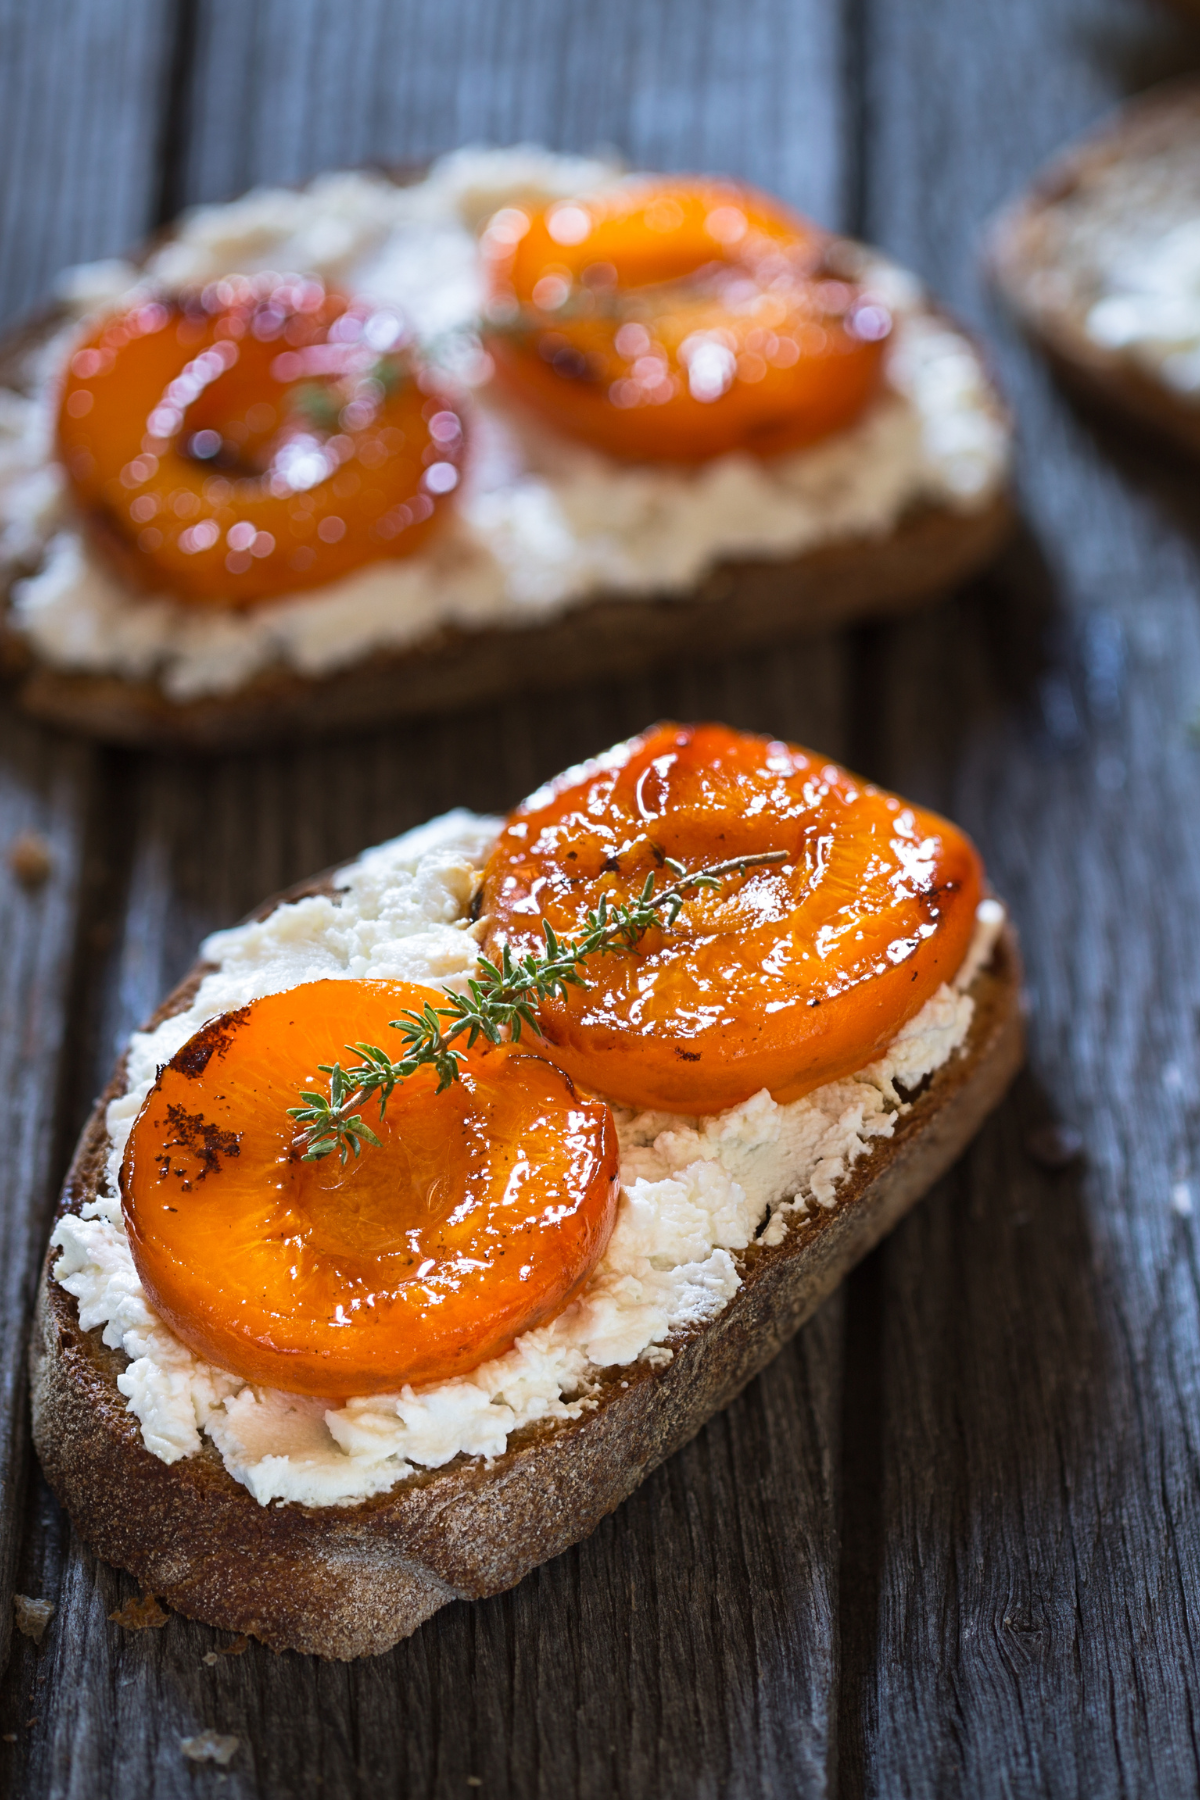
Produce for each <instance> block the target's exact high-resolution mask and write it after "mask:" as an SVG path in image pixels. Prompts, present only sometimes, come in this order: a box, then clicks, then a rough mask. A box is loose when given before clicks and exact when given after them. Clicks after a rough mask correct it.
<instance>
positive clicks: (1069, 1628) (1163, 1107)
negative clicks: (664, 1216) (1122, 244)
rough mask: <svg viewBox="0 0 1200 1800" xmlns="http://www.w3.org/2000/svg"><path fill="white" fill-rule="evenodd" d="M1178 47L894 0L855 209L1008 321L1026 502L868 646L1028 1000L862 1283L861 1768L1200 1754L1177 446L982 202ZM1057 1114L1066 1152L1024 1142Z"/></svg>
mask: <svg viewBox="0 0 1200 1800" xmlns="http://www.w3.org/2000/svg"><path fill="white" fill-rule="evenodd" d="M1177 42H1178V40H1177V38H1176V36H1175V28H1174V26H1173V25H1172V24H1171V22H1170V21H1168V20H1166V19H1165V18H1164V17H1163V16H1161V15H1159V16H1156V15H1154V14H1152V13H1151V12H1150V10H1149V9H1146V10H1145V11H1142V12H1139V13H1135V12H1134V11H1133V10H1132V9H1130V8H1127V7H1122V6H1119V5H1116V4H1108V5H1105V4H1091V5H1088V6H1086V7H1085V6H1083V5H1080V4H1077V3H1075V0H1052V3H1050V4H1045V3H1043V0H1022V3H1019V4H1014V5H1012V6H1009V7H1006V8H1004V9H1003V11H1002V12H997V11H996V10H995V9H992V8H988V7H986V6H984V5H972V6H971V7H969V8H964V7H962V6H954V5H945V4H942V3H941V0H933V3H932V4H930V5H928V6H925V7H922V8H920V9H913V8H908V7H904V6H902V5H900V4H897V3H895V0H884V3H881V4H880V5H878V6H876V7H874V8H873V9H872V11H871V15H870V32H869V34H868V38H867V49H868V53H869V61H868V64H867V68H866V93H867V97H868V117H869V120H870V128H871V129H870V136H869V138H868V158H867V163H866V167H865V194H866V207H867V210H866V218H867V223H868V228H869V229H870V230H871V231H872V233H874V234H877V235H879V236H880V237H881V238H882V239H883V240H884V241H885V242H886V243H887V244H888V245H889V247H891V248H893V249H894V250H896V251H897V252H898V253H900V254H901V255H903V256H904V257H905V258H906V259H908V260H910V261H912V262H913V263H914V264H915V265H916V266H917V267H919V268H921V269H922V270H923V271H924V272H926V273H927V274H928V275H929V277H930V278H931V279H932V280H933V281H935V282H936V283H937V284H938V286H939V287H940V288H942V289H943V291H946V292H947V293H948V294H949V295H950V296H951V298H952V299H953V301H954V302H955V304H956V305H958V306H959V307H960V308H961V309H962V310H963V311H965V312H966V313H967V314H968V315H969V316H971V317H973V318H975V319H976V320H981V321H983V320H986V321H987V322H988V323H989V325H990V326H991V328H992V329H993V330H994V331H995V333H996V341H997V342H998V343H999V345H1000V356H1001V365H1002V373H1003V376H1004V379H1005V380H1006V382H1007V384H1008V387H1009V391H1010V393H1011V395H1012V397H1013V398H1014V400H1015V401H1016V403H1017V407H1018V411H1019V416H1020V419H1021V422H1022V441H1023V463H1022V489H1023V495H1024V500H1025V505H1026V509H1027V514H1028V517H1029V519H1030V522H1031V526H1032V532H1033V537H1032V539H1031V541H1030V542H1029V543H1028V544H1027V545H1026V547H1025V549H1024V550H1023V551H1022V552H1021V553H1020V554H1018V555H1016V556H1014V557H1013V558H1012V559H1011V560H1010V562H1009V564H1008V566H1007V567H1006V568H1004V569H1003V570H1002V571H1001V572H1000V574H999V576H998V577H997V578H996V579H995V580H994V581H993V582H991V583H989V584H987V585H985V586H983V587H981V588H980V589H979V590H978V591H977V592H976V593H975V594H974V595H973V596H972V597H971V598H970V600H969V601H967V602H965V603H963V604H961V605H960V606H959V607H957V608H952V609H949V610H948V611H947V612H945V613H944V614H943V615H942V617H941V618H940V619H939V618H937V617H929V618H927V619H925V620H922V621H914V622H913V623H912V624H911V625H908V626H906V627H904V628H901V629H898V630H896V631H892V632H888V633H886V634H883V635H882V636H881V637H880V638H879V639H877V641H876V643H875V645H874V648H873V652H872V655H873V660H874V664H875V667H876V669H877V671H878V685H879V696H878V697H879V702H880V704H879V710H878V726H877V736H876V738H875V741H874V746H873V751H872V763H871V772H872V773H877V774H879V775H881V776H882V777H883V778H884V779H886V780H888V781H892V782H895V783H897V784H899V785H901V786H903V787H905V788H906V789H908V790H909V791H913V792H915V793H916V794H917V795H918V796H919V797H922V798H925V799H926V800H928V801H931V802H933V803H934V804H937V805H940V806H942V807H944V808H945V809H946V810H949V811H952V812H953V813H954V814H955V815H956V816H958V817H960V818H962V819H963V820H964V821H965V822H966V823H967V824H968V826H969V827H970V828H971V829H972V830H973V831H974V832H975V834H976V836H977V838H978V840H979V842H980V844H981V846H982V848H983V849H984V851H985V854H986V856H987V859H988V862H989V866H990V868H991V871H992V874H993V878H994V880H995V881H996V884H997V886H998V887H999V888H1000V890H1001V891H1002V892H1003V893H1005V895H1006V896H1007V897H1008V898H1009V899H1010V901H1011V903H1012V905H1013V908H1014V911H1015V913H1016V917H1017V919H1018V922H1019V924H1020V925H1021V927H1022V930H1023V935H1024V941H1025V946H1026V954H1027V957H1028V962H1029V978H1030V997H1031V1008H1032V1010H1031V1075H1030V1078H1029V1079H1028V1080H1027V1081H1026V1082H1025V1083H1024V1084H1023V1086H1022V1087H1021V1088H1020V1089H1019V1090H1018V1093H1017V1095H1016V1096H1015V1098H1014V1100H1013V1102H1012V1104H1011V1105H1010V1106H1008V1107H1007V1108H1006V1109H1005V1110H1004V1112H1003V1113H1002V1114H1001V1115H1000V1116H999V1117H998V1118H997V1119H995V1120H993V1121H992V1123H991V1124H990V1125H989V1127H988V1128H987V1130H986V1131H985V1132H984V1134H983V1135H982V1136H981V1138H980V1139H979V1141H978V1143H977V1144H976V1145H975V1147H974V1148H973V1150H972V1151H971V1153H970V1154H969V1155H968V1157H967V1158H966V1159H964V1162H963V1164H962V1165H961V1166H960V1168H959V1169H958V1170H957V1171H956V1172H955V1174H954V1175H953V1176H952V1177H951V1178H950V1179H949V1180H948V1181H947V1182H946V1183H944V1184H943V1186H942V1188H941V1190H940V1191H939V1193H938V1194H937V1196H936V1197H935V1198H934V1199H933V1200H932V1201H931V1202H930V1203H928V1204H927V1205H926V1206H925V1207H924V1208H922V1209H920V1210H919V1211H918V1213H917V1214H915V1215H914V1216H913V1218H912V1219H911V1220H910V1221H909V1222H908V1223H907V1224H906V1225H905V1226H904V1227H903V1228H902V1230H901V1231H900V1232H899V1233H898V1234H897V1235H896V1237H895V1238H894V1239H893V1240H892V1242H891V1243H890V1244H889V1245H887V1246H886V1247H885V1248H884V1250H883V1251H882V1252H881V1253H880V1256H879V1258H878V1261H877V1264H876V1266H875V1268H874V1269H871V1270H868V1271H866V1272H865V1273H864V1275H862V1276H861V1277H860V1278H857V1279H858V1284H859V1287H860V1288H861V1289H865V1288H866V1287H867V1286H868V1285H870V1287H871V1291H872V1293H873V1295H874V1297H875V1301H876V1304H877V1306H878V1308H879V1317H878V1323H877V1327H876V1332H877V1342H876V1354H877V1359H878V1360H877V1366H876V1370H875V1379H876V1382H877V1390H878V1400H879V1405H878V1408H877V1409H876V1410H875V1411H874V1412H873V1413H872V1414H871V1415H870V1416H868V1417H867V1418H866V1419H865V1420H864V1421H863V1423H862V1428H861V1434H860V1435H861V1442H860V1443H859V1445H858V1446H857V1448H856V1449H855V1450H854V1452H853V1454H856V1455H857V1456H858V1457H859V1459H860V1461H861V1463H862V1464H863V1466H864V1467H866V1468H869V1469H873V1472H874V1478H875V1480H876V1481H877V1483H878V1490H879V1498H878V1503H877V1506H876V1508H875V1513H874V1517H873V1518H872V1519H869V1520H866V1521H864V1526H865V1528H866V1529H867V1531H868V1532H873V1533H875V1534H876V1535H875V1536H874V1538H873V1540H872V1541H871V1542H869V1543H866V1544H861V1543H860V1544H859V1545H858V1546H857V1551H856V1553H857V1554H858V1555H859V1570H860V1580H861V1590H860V1591H861V1595H862V1612H863V1615H864V1618H865V1621H866V1623H865V1626H864V1630H863V1632H862V1634H861V1635H860V1637H859V1638H858V1639H857V1640H856V1641H855V1642H853V1643H848V1644H847V1646H846V1656H847V1665H848V1666H847V1685H846V1693H845V1695H844V1703H845V1704H844V1710H843V1715H842V1722H843V1728H844V1730H843V1744H844V1750H845V1760H844V1764H843V1771H842V1773H843V1791H844V1792H845V1793H846V1794H847V1795H852V1794H861V1793H877V1792H878V1793H889V1794H890V1793H903V1794H906V1795H914V1796H926V1795H930V1796H932V1795H940V1794H949V1793H970V1794H973V1795H980V1796H992V1795H996V1796H999V1795H1024V1794H1029V1793H1037V1794H1044V1795H1074V1794H1085V1793H1086V1794H1088V1795H1089V1796H1091V1795H1096V1796H1100V1795H1110V1794H1111V1795H1117V1794H1137V1795H1150V1794H1161V1795H1168V1794H1181V1793H1193V1792H1195V1791H1196V1789H1197V1786H1198V1784H1200V1758H1198V1749H1197V1742H1196V1731H1195V1712H1196V1707H1197V1701H1198V1700H1200V1669H1198V1667H1197V1658H1196V1638H1197V1630H1198V1627H1200V1619H1198V1618H1197V1611H1196V1599H1195V1595H1196V1581H1197V1574H1198V1573H1200V1532H1198V1529H1197V1518H1198V1516H1200V1515H1198V1512H1197V1499H1198V1471H1200V1465H1198V1459H1197V1442H1196V1440H1197V1419H1196V1407H1195V1399H1196V1394H1197V1390H1198V1384H1200V1293H1198V1290H1197V1264H1196V1246H1195V1229H1196V1228H1195V1221H1194V1219H1193V1217H1192V1205H1193V1198H1194V1195H1195V1193H1196V1192H1197V1191H1200V1190H1197V1188H1196V1186H1195V1180H1194V1174H1195V1165H1194V1158H1195V1156H1196V1154H1197V1149H1196V1089H1195V1066H1196V1043H1195V1033H1196V1027H1197V1000H1198V999H1200V995H1198V994H1197V991H1196V990H1197V973H1196V971H1197V967H1198V958H1197V952H1198V950H1200V941H1198V929H1197V917H1198V914H1197V900H1198V898H1200V893H1198V889H1197V878H1198V873H1200V862H1198V858H1200V834H1198V833H1197V828H1196V823H1195V808H1194V804H1193V802H1192V795H1193V794H1194V790H1195V781H1196V750H1195V748H1194V746H1193V744H1192V743H1191V741H1190V739H1189V737H1188V733H1187V721H1188V718H1189V716H1190V715H1191V713H1192V712H1193V711H1194V710H1195V707H1196V704H1197V699H1198V698H1200V616H1198V610H1197V600H1198V598H1200V559H1198V556H1197V544H1196V540H1195V535H1194V529H1189V528H1187V527H1186V526H1185V525H1184V523H1183V521H1184V519H1185V516H1186V515H1185V513H1184V510H1183V508H1182V506H1181V505H1180V497H1179V493H1178V490H1177V486H1176V482H1177V479H1178V478H1177V476H1175V475H1174V474H1173V473H1172V471H1171V468H1170V458H1169V454H1168V456H1167V457H1162V456H1160V455H1159V453H1158V452H1157V451H1156V450H1155V449H1153V448H1152V447H1148V446H1146V445H1143V444H1141V443H1140V442H1139V441H1138V440H1136V439H1135V437H1134V435H1133V434H1132V433H1131V432H1130V433H1126V432H1124V431H1122V429H1121V427H1120V426H1119V425H1117V426H1109V425H1101V426H1097V425H1096V424H1095V423H1094V422H1093V421H1092V420H1091V419H1090V418H1089V417H1086V416H1084V415H1083V414H1080V413H1077V412H1076V411H1075V410H1074V409H1073V408H1072V407H1071V406H1070V405H1069V403H1068V402H1067V401H1066V400H1065V399H1064V398H1063V396H1062V395H1061V394H1060V393H1059V392H1058V391H1057V389H1056V388H1055V386H1054V384H1053V383H1052V382H1051V380H1050V379H1049V378H1048V377H1047V375H1046V373H1045V371H1044V369H1043V368H1042V366H1041V365H1040V364H1039V362H1038V360H1037V359H1036V357H1035V356H1034V355H1032V353H1030V352H1029V351H1027V350H1026V349H1025V348H1024V347H1022V346H1021V345H1020V344H1019V343H1018V342H1017V341H1016V339H1015V337H1014V336H1013V334H1012V333H1011V332H1010V331H1008V330H1007V328H1006V327H1005V326H1004V325H1003V323H1002V322H1001V321H999V320H996V319H995V318H994V316H993V315H992V314H991V312H990V310H989V308H988V305H987V302H986V300H985V297H984V295H983V293H982V291H981V289H980V287H979V286H978V285H977V279H976V275H975V270H974V267H973V261H972V252H973V250H974V248H975V246H976V244H977V242H978V235H979V229H980V226H981V224H982V222H983V220H984V218H985V217H986V215H987V213H988V212H989V211H990V209H991V208H992V207H993V206H994V205H995V204H996V203H997V202H998V201H999V200H1001V199H1002V198H1003V197H1004V196H1005V194H1006V193H1007V192H1008V191H1011V189H1012V187H1013V186H1014V185H1016V184H1017V183H1019V182H1020V181H1021V180H1022V179H1023V178H1025V177H1026V176H1027V175H1028V173H1029V172H1030V171H1031V169H1032V167H1033V166H1034V165H1035V164H1036V163H1037V162H1038V161H1039V160H1040V159H1041V158H1042V157H1043V156H1044V154H1045V153H1046V151H1047V150H1048V149H1050V148H1051V147H1052V146H1053V145H1055V144H1057V143H1058V142H1059V141H1061V140H1062V139H1063V137H1064V136H1065V135H1067V134H1068V133H1072V132H1074V131H1076V130H1078V129H1080V128H1082V127H1083V126H1084V125H1085V124H1086V123H1087V122H1088V121H1089V120H1090V119H1091V118H1092V117H1093V116H1095V114H1096V113H1097V112H1099V111H1100V110H1101V109H1102V108H1103V107H1105V106H1106V105H1108V104H1110V103H1112V102H1113V101H1114V100H1116V99H1117V98H1119V97H1120V95H1121V92H1122V89H1123V87H1124V86H1125V84H1126V83H1131V84H1132V83H1136V82H1137V81H1138V80H1139V79H1141V78H1142V76H1143V75H1144V73H1145V71H1146V70H1147V69H1148V68H1149V67H1151V66H1156V72H1159V73H1161V72H1165V70H1164V65H1166V64H1169V62H1170V59H1171V55H1172V53H1173V48H1174V47H1175V46H1176V44H1177ZM1193 518H1194V513H1193ZM1039 545H1040V549H1039ZM1039 588H1040V589H1042V590H1043V593H1042V596H1041V599H1040V600H1039V598H1038V597H1037V595H1036V594H1035V593H1034V592H1033V590H1035V589H1039ZM1043 602H1045V610H1044V611H1043V612H1042V616H1041V617H1040V618H1039V616H1038V615H1039V611H1041V610H1042V603H1043ZM1014 681H1015V683H1016V690H1015V691H1014V688H1013V686H1012V684H1013V682H1014ZM1047 1116H1052V1117H1057V1118H1059V1119H1063V1120H1066V1121H1068V1122H1070V1123H1071V1124H1072V1125H1073V1126H1075V1127H1076V1128H1077V1129H1078V1130H1079V1131H1080V1132H1081V1134H1082V1136H1083V1139H1084V1143H1085V1146H1086V1156H1085V1159H1084V1160H1083V1161H1082V1162H1081V1163H1080V1164H1079V1165H1077V1166H1074V1167H1070V1168H1067V1169H1065V1170H1062V1171H1061V1172H1059V1173H1051V1172H1048V1171H1046V1170H1044V1169H1042V1168H1039V1167H1038V1166H1036V1164H1035V1163H1034V1162H1033V1161H1031V1160H1030V1158H1029V1156H1028V1155H1027V1153H1026V1151H1025V1149H1024V1144H1025V1140H1026V1137H1027V1134H1028V1132H1029V1131H1030V1129H1031V1128H1032V1127H1033V1126H1034V1125H1036V1124H1038V1123H1040V1122H1041V1121H1043V1120H1044V1119H1045V1118H1046V1117H1047ZM856 1303H857V1302H856V1295H855V1292H853V1291H852V1292H851V1295H850V1299H849V1307H850V1312H851V1317H852V1319H853V1317H854V1314H855V1308H856ZM847 1392H848V1403H847V1407H848V1410H847V1417H849V1416H850V1408H851V1407H853V1405H854V1398H855V1394H854V1388H853V1385H852V1383H851V1382H850V1379H849V1377H848V1387H847Z"/></svg>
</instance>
